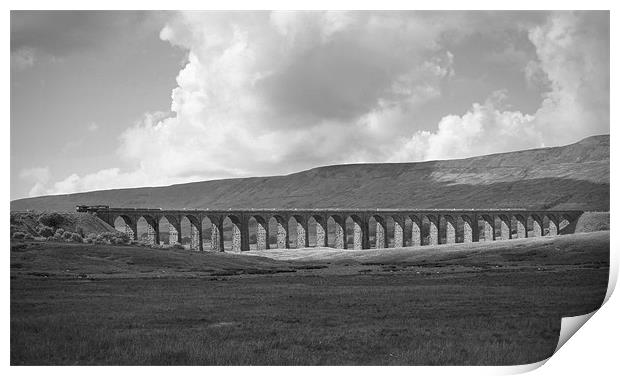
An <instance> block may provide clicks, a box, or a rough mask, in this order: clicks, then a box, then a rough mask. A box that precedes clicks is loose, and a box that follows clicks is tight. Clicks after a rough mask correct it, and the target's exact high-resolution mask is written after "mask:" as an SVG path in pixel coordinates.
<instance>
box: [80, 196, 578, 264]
mask: <svg viewBox="0 0 620 376" xmlns="http://www.w3.org/2000/svg"><path fill="white" fill-rule="evenodd" d="M76 210H77V211H78V212H88V213H92V214H94V215H96V216H97V217H99V218H100V219H102V220H103V221H105V222H106V223H108V224H109V225H111V226H113V227H114V226H116V227H117V228H118V227H119V226H118V222H119V221H120V219H122V221H121V222H122V223H123V224H124V226H122V228H121V231H125V232H126V233H128V234H129V235H130V237H131V238H133V239H136V240H138V222H139V221H142V223H146V234H145V239H141V240H146V241H148V242H149V243H152V244H160V243H161V242H160V232H161V231H160V222H161V221H162V220H163V219H165V222H167V224H168V229H167V230H168V231H167V233H168V236H169V239H168V244H174V243H175V242H178V243H181V241H182V239H184V237H183V236H184V235H185V237H186V238H187V237H189V238H190V239H191V241H190V248H191V249H195V250H200V251H202V250H204V240H210V241H207V243H209V244H210V248H211V250H213V251H224V249H225V241H224V229H225V223H226V224H227V229H228V231H229V235H228V236H227V237H228V240H227V242H228V243H229V244H228V247H227V248H228V249H229V250H231V251H232V252H244V251H249V250H250V249H251V245H250V238H252V248H253V249H256V250H265V249H270V248H305V247H309V246H310V239H311V238H312V239H313V244H312V246H316V247H327V246H330V247H333V248H339V249H356V250H357V249H369V248H388V246H391V247H395V248H398V247H403V246H421V245H436V244H443V243H446V244H451V243H457V242H459V243H471V242H478V241H493V240H496V239H503V240H507V239H512V238H526V237H536V236H544V235H548V236H554V235H559V234H560V230H561V225H562V228H564V227H567V226H569V225H570V224H573V223H575V221H576V220H577V219H578V218H579V216H580V215H581V214H582V213H583V212H582V211H579V210H562V211H558V210H527V209H338V208H328V209H228V210H210V209H193V210H192V209H182V210H173V209H170V210H165V209H140V208H114V207H108V206H105V205H95V206H88V205H79V206H77V207H76ZM184 220H185V221H186V222H185V223H187V221H189V223H190V227H189V232H190V234H183V233H182V228H181V227H182V226H181V223H182V221H184ZM204 221H206V222H204ZM388 222H389V224H390V225H389V226H388ZM203 223H210V226H209V227H210V231H208V232H210V236H209V235H207V236H209V238H210V239H204V237H203ZM270 224H271V225H270ZM310 224H312V226H310ZM328 226H329V228H330V231H328ZM250 227H252V236H250ZM371 228H372V233H373V236H372V237H371V236H370V234H371ZM388 230H389V233H388ZM440 230H441V233H440ZM164 231H165V229H164ZM310 231H312V232H313V234H311V233H310ZM405 231H406V232H405ZM457 233H458V236H457ZM347 234H350V235H352V239H348V237H347ZM423 235H424V236H423ZM175 237H176V239H174V238H175ZM270 239H274V240H275V241H274V242H273V243H272V242H271V241H270ZM388 239H390V241H389V242H388ZM405 239H406V242H405ZM291 240H292V241H291ZM348 240H352V242H349V241H348ZM371 240H372V241H373V242H372V243H373V244H371ZM350 243H352V244H350Z"/></svg>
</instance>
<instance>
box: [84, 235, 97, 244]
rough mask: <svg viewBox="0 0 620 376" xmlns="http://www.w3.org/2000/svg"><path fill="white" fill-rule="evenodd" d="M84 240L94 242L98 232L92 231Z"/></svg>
mask: <svg viewBox="0 0 620 376" xmlns="http://www.w3.org/2000/svg"><path fill="white" fill-rule="evenodd" d="M84 240H85V241H86V243H94V242H95V240H97V234H94V233H92V232H91V233H90V234H88V235H87V236H86V239H84Z"/></svg>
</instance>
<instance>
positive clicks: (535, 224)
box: [527, 214, 544, 237]
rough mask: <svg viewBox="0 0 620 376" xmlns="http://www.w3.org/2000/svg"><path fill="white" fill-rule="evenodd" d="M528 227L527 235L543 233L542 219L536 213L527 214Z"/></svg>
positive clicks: (532, 235) (540, 234)
mask: <svg viewBox="0 0 620 376" xmlns="http://www.w3.org/2000/svg"><path fill="white" fill-rule="evenodd" d="M527 220H528V228H531V231H530V232H529V234H528V237H540V236H543V234H544V225H543V220H542V218H540V217H539V216H538V215H536V214H530V215H529V216H528V219H527Z"/></svg>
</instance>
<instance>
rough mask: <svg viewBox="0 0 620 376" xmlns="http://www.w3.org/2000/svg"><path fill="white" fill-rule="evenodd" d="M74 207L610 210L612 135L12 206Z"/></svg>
mask: <svg viewBox="0 0 620 376" xmlns="http://www.w3.org/2000/svg"><path fill="white" fill-rule="evenodd" d="M77 204H93V205H94V204H106V205H110V206H122V207H156V208H158V207H161V208H211V209H216V208H219V209H227V208H229V207H234V208H250V207H253V208H273V207H282V208H295V207H297V208H302V207H303V208H308V207H317V208H325V207H356V208H377V207H384V208H390V207H411V208H489V207H505V208H509V207H511V208H537V209H582V210H592V211H608V210H609V135H602V136H593V137H589V138H586V139H584V140H582V141H580V142H577V143H575V144H572V145H567V146H562V147H553V148H541V149H533V150H524V151H518V152H511V153H501V154H493V155H487V156H481V157H474V158H467V159H458V160H445V161H430V162H420V163H376V164H352V165H335V166H326V167H319V168H314V169H311V170H307V171H302V172H299V173H294V174H290V175H286V176H270V177H252V178H241V179H225V180H213V181H204V182H197V183H189V184H178V185H172V186H168V187H156V188H133V189H114V190H106V191H94V192H84V193H76V194H69V195H57V196H43V197H35V198H28V199H20V200H15V201H12V202H11V210H28V209H34V210H54V211H70V210H73V208H74V207H75V205H77Z"/></svg>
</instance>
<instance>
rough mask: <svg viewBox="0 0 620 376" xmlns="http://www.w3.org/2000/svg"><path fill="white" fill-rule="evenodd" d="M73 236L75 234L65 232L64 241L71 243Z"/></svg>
mask: <svg viewBox="0 0 620 376" xmlns="http://www.w3.org/2000/svg"><path fill="white" fill-rule="evenodd" d="M72 234H73V233H72V232H69V231H65V232H63V233H62V238H63V239H64V240H67V241H71V235H72Z"/></svg>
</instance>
